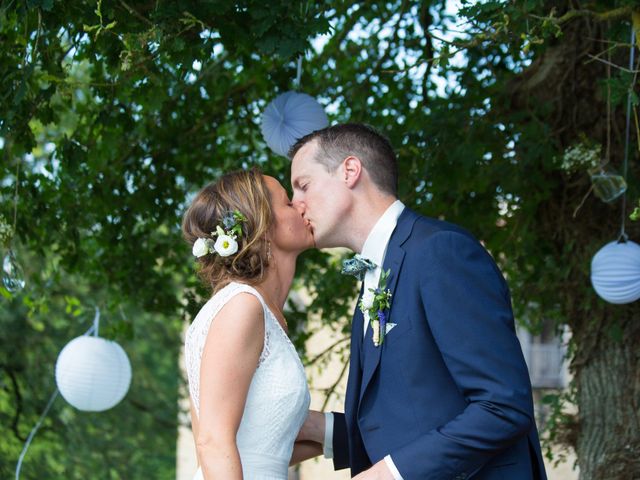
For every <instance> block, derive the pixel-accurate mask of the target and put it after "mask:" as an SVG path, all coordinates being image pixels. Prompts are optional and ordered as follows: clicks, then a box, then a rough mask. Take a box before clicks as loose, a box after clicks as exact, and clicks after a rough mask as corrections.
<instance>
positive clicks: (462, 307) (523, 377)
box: [290, 124, 546, 480]
mask: <svg viewBox="0 0 640 480" xmlns="http://www.w3.org/2000/svg"><path fill="white" fill-rule="evenodd" d="M290 156H291V158H292V164H291V182H292V185H293V191H294V195H293V202H294V204H295V205H296V206H298V207H299V208H300V209H301V210H302V211H303V212H304V217H305V219H306V220H307V221H308V222H309V223H310V225H311V226H312V228H313V231H314V236H315V241H316V245H317V246H318V247H320V248H323V247H338V246H340V247H348V248H350V249H351V250H353V251H354V252H358V253H360V254H361V256H362V257H365V258H366V260H364V261H356V262H352V263H351V265H350V269H352V270H353V269H357V267H360V266H362V267H363V269H362V275H363V278H364V282H363V289H362V291H361V294H360V295H361V297H362V295H363V293H365V294H366V297H365V303H366V306H370V304H371V297H372V294H371V293H368V294H367V292H369V289H370V288H373V289H375V288H377V287H380V290H379V291H380V292H382V293H384V292H386V291H387V290H388V291H389V292H390V293H391V299H390V308H387V309H384V310H383V311H382V314H381V315H378V314H377V313H376V312H375V310H372V311H371V312H370V311H369V310H368V309H366V308H365V312H364V313H363V312H362V311H361V309H360V308H356V312H355V314H354V316H353V323H352V332H351V360H350V367H349V380H348V383H347V393H346V399H345V413H344V414H340V413H327V414H323V413H320V412H315V411H311V412H310V414H309V416H308V418H307V420H306V422H305V425H304V426H303V428H302V430H301V433H300V435H299V439H300V440H313V441H317V442H319V443H321V444H324V451H325V456H328V457H331V456H333V461H334V466H335V468H336V469H341V468H347V467H350V468H351V473H352V475H353V476H356V475H357V478H358V479H374V478H377V479H405V480H411V479H433V480H436V479H437V480H440V479H466V478H473V479H477V480H498V479H500V480H502V479H509V480H511V479H513V480H530V479H531V480H539V479H546V475H545V470H544V464H543V462H542V457H541V453H540V443H539V440H538V432H537V430H536V426H535V423H534V416H533V402H532V398H531V384H530V382H529V376H528V373H527V367H526V365H525V362H524V359H523V356H522V351H521V349H520V344H519V343H518V339H517V338H516V334H515V330H514V322H513V314H512V311H511V299H510V296H509V290H508V287H507V285H506V283H505V281H504V279H503V277H502V275H501V273H500V271H499V270H498V268H497V267H496V265H495V263H494V262H493V260H492V258H491V257H490V256H489V254H488V253H487V252H486V250H484V248H483V247H482V246H481V245H480V244H479V243H478V241H477V240H475V239H474V238H473V237H472V236H471V235H470V234H469V233H467V232H466V231H465V230H463V229H462V228H460V227H457V226H455V225H452V224H449V223H445V222H441V221H438V220H434V219H431V218H427V217H423V216H421V215H418V214H417V213H415V212H413V211H411V210H409V209H408V208H406V207H405V206H404V205H403V204H402V202H400V201H399V200H398V199H397V198H396V187H397V181H398V170H397V165H396V158H395V154H394V152H393V149H392V147H391V145H390V144H389V142H388V141H387V140H386V139H385V138H384V137H383V136H381V135H380V134H379V133H377V132H376V131H375V130H373V129H372V128H370V127H367V126H365V125H359V124H344V125H335V126H332V127H328V128H325V129H323V130H319V131H316V132H313V133H312V134H310V135H307V136H306V137H304V138H302V139H300V140H299V141H298V142H297V143H296V144H295V145H294V146H293V147H292V149H291V151H290ZM387 271H389V277H388V278H386V279H385V278H384V277H382V279H381V273H382V272H387ZM361 278H362V277H361ZM358 304H359V305H360V302H358ZM383 306H384V305H383ZM372 320H373V322H372ZM384 320H387V325H386V327H385V326H384ZM384 333H386V335H384V336H383V337H382V341H381V342H375V341H374V340H378V338H377V337H378V334H381V335H382V334H384ZM374 337H375V338H374Z"/></svg>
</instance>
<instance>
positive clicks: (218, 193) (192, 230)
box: [182, 168, 273, 293]
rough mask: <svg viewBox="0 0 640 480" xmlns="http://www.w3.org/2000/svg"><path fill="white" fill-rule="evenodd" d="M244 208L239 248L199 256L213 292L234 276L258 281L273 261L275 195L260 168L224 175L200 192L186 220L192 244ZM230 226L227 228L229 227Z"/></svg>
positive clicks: (208, 236) (186, 232)
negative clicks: (270, 256) (271, 239)
mask: <svg viewBox="0 0 640 480" xmlns="http://www.w3.org/2000/svg"><path fill="white" fill-rule="evenodd" d="M236 210H237V211H238V212H240V213H241V214H242V215H244V217H245V218H246V220H245V221H243V222H242V223H241V226H242V235H238V237H237V242H238V251H237V252H236V253H234V254H233V255H229V256H227V257H222V256H220V255H219V254H218V253H208V254H206V255H203V256H201V257H199V258H197V262H198V275H199V276H200V278H201V279H202V281H203V282H204V283H205V284H207V285H209V286H210V287H211V288H212V290H213V292H214V293H215V292H217V291H218V290H220V289H221V288H222V287H224V286H225V285H227V284H228V283H229V282H231V281H233V280H241V281H248V282H252V281H258V280H260V279H261V278H262V276H263V275H264V273H265V269H266V267H267V266H268V264H269V259H268V258H267V257H268V253H267V251H268V244H267V242H268V241H267V238H266V236H267V232H268V231H269V228H270V227H271V225H272V222H273V213H272V211H271V196H270V194H269V190H268V189H267V186H266V184H265V181H264V178H263V176H262V173H261V172H260V170H258V169H256V168H253V169H251V170H248V171H242V170H239V171H236V172H231V173H227V174H225V175H223V176H222V177H220V179H219V180H218V181H216V182H213V183H210V184H209V185H207V186H206V187H204V188H203V189H202V190H200V192H199V193H198V195H196V197H195V199H194V200H193V202H191V205H190V206H189V209H188V210H187V212H186V213H185V215H184V218H183V220H182V233H183V235H184V238H185V239H186V240H187V242H189V244H190V245H191V246H193V244H194V243H195V241H196V240H197V239H198V238H204V239H212V240H214V241H215V237H214V236H212V235H211V233H212V232H215V231H216V227H217V226H220V227H222V228H223V229H225V227H224V225H223V217H224V216H225V214H228V213H229V212H234V211H236ZM225 230H226V229H225Z"/></svg>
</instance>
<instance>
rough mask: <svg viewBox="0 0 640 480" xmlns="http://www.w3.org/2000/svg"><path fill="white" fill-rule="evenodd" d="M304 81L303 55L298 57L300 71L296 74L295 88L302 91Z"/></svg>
mask: <svg viewBox="0 0 640 480" xmlns="http://www.w3.org/2000/svg"><path fill="white" fill-rule="evenodd" d="M301 79H302V55H300V56H299V57H298V69H297V73H296V80H295V86H294V88H295V89H296V90H300V81H301Z"/></svg>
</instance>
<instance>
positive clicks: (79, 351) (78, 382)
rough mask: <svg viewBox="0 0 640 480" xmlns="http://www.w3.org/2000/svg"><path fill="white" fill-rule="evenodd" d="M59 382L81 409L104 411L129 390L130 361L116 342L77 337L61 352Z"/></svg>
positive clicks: (57, 380) (97, 338)
mask: <svg viewBox="0 0 640 480" xmlns="http://www.w3.org/2000/svg"><path fill="white" fill-rule="evenodd" d="M56 383H57V384H58V389H59V390H60V393H61V394H62V396H63V397H64V399H65V400H66V401H67V402H69V403H70V404H71V405H73V406H74V407H76V408H77V409H78V410H83V411H86V412H102V411H104V410H108V409H110V408H112V407H114V406H115V405H117V404H118V403H119V402H120V400H122V399H123V398H124V396H125V395H126V394H127V392H128V391H129V385H130V384H131V363H129V357H127V354H126V353H125V351H124V350H123V349H122V347H121V346H120V345H118V344H117V343H116V342H111V341H109V340H105V339H104V338H100V337H90V336H82V337H77V338H74V339H73V340H71V341H70V342H69V343H67V345H66V346H65V347H64V348H63V349H62V351H61V352H60V355H58V360H57V361H56Z"/></svg>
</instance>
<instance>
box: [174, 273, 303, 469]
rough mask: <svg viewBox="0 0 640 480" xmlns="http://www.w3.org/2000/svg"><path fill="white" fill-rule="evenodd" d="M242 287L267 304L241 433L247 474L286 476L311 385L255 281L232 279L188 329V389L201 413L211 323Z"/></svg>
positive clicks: (240, 443)
mask: <svg viewBox="0 0 640 480" xmlns="http://www.w3.org/2000/svg"><path fill="white" fill-rule="evenodd" d="M239 293H250V294H252V295H255V296H256V297H257V298H258V299H259V300H260V303H261V304H262V307H263V309H264V346H263V349H262V353H261V354H260V359H259V362H258V366H257V368H256V371H255V373H254V375H253V379H252V380H251V385H250V386H249V392H248V394H247V400H246V403H245V408H244V413H243V414H242V420H241V421H240V427H239V429H238V434H237V436H236V442H237V445H238V450H239V452H240V458H241V461H242V469H243V472H244V478H251V479H265V480H266V479H278V480H284V479H286V478H287V466H288V463H289V459H290V458H291V453H292V450H293V443H294V441H295V438H296V436H297V434H298V431H299V430H300V427H301V426H302V423H303V422H304V419H305V418H306V416H307V412H308V409H309V402H310V395H309V388H308V386H307V381H306V376H305V372H304V368H303V366H302V363H301V362H300V358H299V357H298V354H297V352H296V350H295V348H294V346H293V344H292V343H291V341H290V340H289V337H288V336H287V334H286V333H285V332H284V330H283V329H282V327H281V326H280V324H279V323H278V321H277V319H276V317H275V316H274V315H273V313H272V312H271V311H270V310H269V308H268V306H267V305H266V303H265V301H264V299H263V298H262V297H261V295H260V294H259V293H258V292H257V291H256V290H255V289H254V288H253V287H251V286H249V285H245V284H242V283H236V282H233V283H230V284H229V285H227V286H226V287H224V288H223V289H222V290H220V291H219V292H217V293H216V294H215V295H214V296H213V297H212V298H211V299H210V300H209V301H208V302H207V303H206V304H205V305H204V306H203V307H202V309H201V310H200V312H199V313H198V315H197V316H196V318H195V320H194V321H193V323H192V324H191V326H190V327H189V329H188V330H187V334H186V338H185V361H186V367H187V377H188V380H189V394H190V395H191V399H192V402H193V406H194V409H195V412H196V414H197V415H198V416H199V415H200V360H201V358H202V352H203V349H204V345H205V341H206V339H207V334H208V332H209V327H210V325H211V322H212V321H215V317H216V315H217V314H218V312H219V311H220V310H221V309H222V307H223V306H224V305H225V304H226V303H227V302H228V301H229V300H230V299H231V298H233V297H234V296H235V295H238V294H239ZM196 478H202V477H201V476H200V477H198V476H196Z"/></svg>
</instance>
